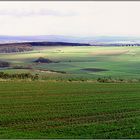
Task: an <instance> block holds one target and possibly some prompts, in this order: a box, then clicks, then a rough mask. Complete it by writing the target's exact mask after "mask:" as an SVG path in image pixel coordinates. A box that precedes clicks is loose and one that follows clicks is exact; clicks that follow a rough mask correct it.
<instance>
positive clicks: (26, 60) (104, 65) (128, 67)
mask: <svg viewBox="0 0 140 140" xmlns="http://www.w3.org/2000/svg"><path fill="white" fill-rule="evenodd" d="M39 57H44V58H47V59H50V60H53V61H58V63H39V64H35V63H34V62H33V61H35V60H36V59H38V58H39ZM0 59H1V60H4V61H8V62H11V63H12V65H13V66H17V65H20V66H25V67H27V66H28V67H31V68H32V70H29V69H20V70H18V69H12V68H11V69H7V70H6V69H4V71H5V72H16V73H17V72H24V71H27V72H28V71H29V72H31V73H40V74H41V75H43V78H44V79H69V78H71V79H90V80H91V79H96V78H98V77H112V78H124V79H140V71H139V69H140V65H139V63H140V47H135V46H133V47H131V46H130V47H128V46H127V47H94V46H82V47H81V46H76V47H75V46H73V47H68V46H66V47H61V46H60V47H40V48H39V47H37V48H36V49H35V50H34V51H31V52H24V53H18V54H17V53H12V54H8V55H7V54H0ZM38 69H39V70H38ZM40 69H41V70H42V71H41V70H40ZM95 69H100V71H95ZM44 70H50V71H57V72H49V71H48V72H46V71H44ZM102 70H103V71H102ZM1 71H3V70H1ZM59 71H60V72H61V71H62V72H65V74H61V73H59Z"/></svg>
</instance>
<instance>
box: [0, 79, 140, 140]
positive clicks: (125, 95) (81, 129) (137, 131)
mask: <svg viewBox="0 0 140 140" xmlns="http://www.w3.org/2000/svg"><path fill="white" fill-rule="evenodd" d="M139 91H140V85H139V84H138V83H136V84H134V83H133V84H132V83H131V84H129V83H121V84H120V83H93V82H45V81H43V82H41V81H35V82H18V81H17V82H13V81H11V82H10V81H9V82H8V81H7V82H0V114H1V115H0V138H102V139H104V138H112V139H113V138H140V102H139V100H140V94H139Z"/></svg>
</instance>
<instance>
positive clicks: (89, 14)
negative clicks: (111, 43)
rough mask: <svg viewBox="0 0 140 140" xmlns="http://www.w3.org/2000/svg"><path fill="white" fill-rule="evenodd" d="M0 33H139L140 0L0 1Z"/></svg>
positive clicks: (80, 34)
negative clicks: (110, 0) (121, 0)
mask: <svg viewBox="0 0 140 140" xmlns="http://www.w3.org/2000/svg"><path fill="white" fill-rule="evenodd" d="M0 35H78V36H92V35H107V36H108V35H126V36H140V2H138V1H134V2H132V1H123V2H120V1H112V2H109V1H99V2H97V1H87V2H86V1H83V2H82V1H76V2H74V1H67V2H64V1H58V2H56V1H52V2H51V1H49V2H45V1H41V2H39V1H38V2H35V1H34V2H33V1H32V2H29V1H28V2H23V1H19V2H14V1H11V2H8V1H6V2H4V1H2V2H0Z"/></svg>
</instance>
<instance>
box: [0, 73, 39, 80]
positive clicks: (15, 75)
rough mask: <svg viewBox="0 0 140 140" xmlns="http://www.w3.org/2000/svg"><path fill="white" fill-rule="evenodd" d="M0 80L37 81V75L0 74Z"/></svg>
mask: <svg viewBox="0 0 140 140" xmlns="http://www.w3.org/2000/svg"><path fill="white" fill-rule="evenodd" d="M0 78H1V79H31V80H38V79H39V75H38V74H35V75H33V74H31V73H13V74H11V73H10V74H9V73H4V72H0Z"/></svg>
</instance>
